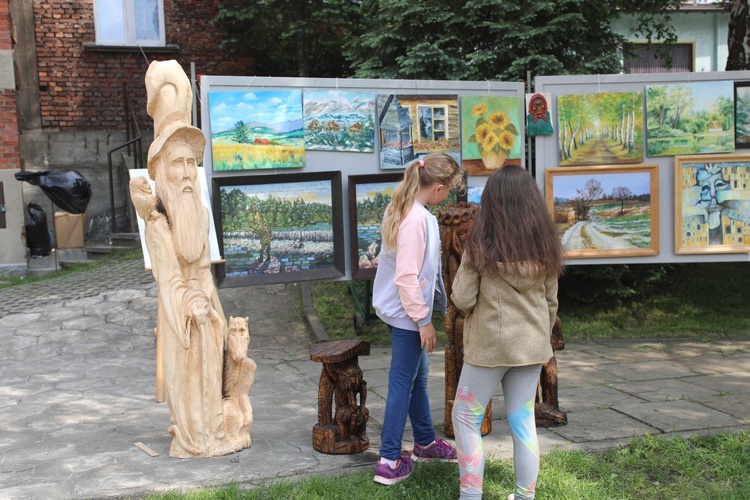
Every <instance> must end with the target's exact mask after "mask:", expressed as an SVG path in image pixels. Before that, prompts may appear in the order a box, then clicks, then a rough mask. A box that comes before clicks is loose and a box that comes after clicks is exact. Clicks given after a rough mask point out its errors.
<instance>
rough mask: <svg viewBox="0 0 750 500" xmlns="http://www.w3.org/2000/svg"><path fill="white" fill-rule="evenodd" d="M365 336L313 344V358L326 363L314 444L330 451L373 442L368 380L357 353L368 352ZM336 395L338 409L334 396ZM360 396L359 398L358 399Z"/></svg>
mask: <svg viewBox="0 0 750 500" xmlns="http://www.w3.org/2000/svg"><path fill="white" fill-rule="evenodd" d="M369 354H370V344H369V343H368V342H366V341H364V340H359V339H352V340H336V341H334V342H322V343H320V344H315V345H313V346H312V347H311V348H310V359H311V360H313V361H317V362H319V363H323V370H322V372H321V374H320V385H319V386H318V423H317V424H315V426H314V427H313V438H312V445H313V448H315V449H316V450H318V451H320V452H322V453H330V454H347V453H359V452H361V451H364V450H366V449H367V447H368V446H370V440H369V439H368V438H367V433H366V431H367V421H368V420H369V419H370V412H369V410H368V409H367V408H366V407H365V400H366V399H367V382H365V380H364V378H363V375H362V370H361V369H360V368H359V364H358V363H357V356H360V355H363V356H368V355H369ZM334 396H335V399H336V408H335V413H332V411H333V400H334ZM357 396H359V401H357Z"/></svg>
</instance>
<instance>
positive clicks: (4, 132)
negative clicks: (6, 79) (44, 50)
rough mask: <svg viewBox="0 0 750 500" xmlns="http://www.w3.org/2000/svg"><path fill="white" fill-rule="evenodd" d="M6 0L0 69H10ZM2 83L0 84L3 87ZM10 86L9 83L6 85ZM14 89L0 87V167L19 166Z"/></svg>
mask: <svg viewBox="0 0 750 500" xmlns="http://www.w3.org/2000/svg"><path fill="white" fill-rule="evenodd" d="M9 5H10V4H9V2H8V0H0V51H3V52H4V53H5V56H6V57H4V58H3V62H4V66H3V67H1V68H0V71H12V69H13V67H12V64H11V63H10V61H11V57H12V56H11V54H12V53H11V52H10V51H11V29H10V10H9ZM3 86H4V85H0V87H3ZM8 86H10V85H8ZM20 154H21V153H20V149H19V144H18V118H17V116H16V91H15V89H14V88H0V169H7V168H20V160H19V158H20Z"/></svg>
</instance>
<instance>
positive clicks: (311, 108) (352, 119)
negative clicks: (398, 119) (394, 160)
mask: <svg viewBox="0 0 750 500" xmlns="http://www.w3.org/2000/svg"><path fill="white" fill-rule="evenodd" d="M303 113H304V127H305V148H306V149H307V150H310V151H354V152H359V153H372V152H373V151H374V149H375V94H374V93H371V92H356V91H348V90H341V91H339V90H305V93H304V96H303Z"/></svg>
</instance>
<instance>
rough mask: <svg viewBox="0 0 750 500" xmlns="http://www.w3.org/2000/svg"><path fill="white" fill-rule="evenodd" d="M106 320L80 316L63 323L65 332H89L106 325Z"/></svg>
mask: <svg viewBox="0 0 750 500" xmlns="http://www.w3.org/2000/svg"><path fill="white" fill-rule="evenodd" d="M105 323H106V320H105V319H104V318H101V317H98V316H79V317H77V318H72V319H68V320H65V321H63V322H62V328H63V329H65V330H88V329H89V328H96V327H100V326H102V325H104V324H105Z"/></svg>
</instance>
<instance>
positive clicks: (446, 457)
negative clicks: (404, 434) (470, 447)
mask: <svg viewBox="0 0 750 500" xmlns="http://www.w3.org/2000/svg"><path fill="white" fill-rule="evenodd" d="M411 459H412V460H414V461H416V462H432V461H435V462H458V458H457V457H456V449H455V448H454V447H453V446H451V444H450V443H449V442H448V441H446V440H444V439H440V438H439V437H437V436H435V442H434V443H432V444H431V445H428V446H421V445H419V444H417V443H414V450H413V451H412V452H411Z"/></svg>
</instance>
